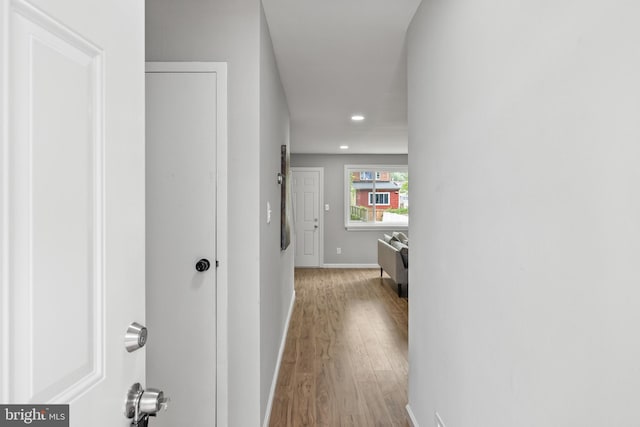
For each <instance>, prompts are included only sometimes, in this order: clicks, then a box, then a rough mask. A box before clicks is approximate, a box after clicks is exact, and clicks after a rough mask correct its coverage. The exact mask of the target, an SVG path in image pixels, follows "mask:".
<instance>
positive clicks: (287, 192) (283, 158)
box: [280, 145, 291, 251]
mask: <svg viewBox="0 0 640 427" xmlns="http://www.w3.org/2000/svg"><path fill="white" fill-rule="evenodd" d="M289 162H290V161H289V152H288V150H287V146H286V145H281V146H280V177H281V182H280V250H282V251H284V250H286V249H287V248H288V247H289V244H291V171H290V167H289Z"/></svg>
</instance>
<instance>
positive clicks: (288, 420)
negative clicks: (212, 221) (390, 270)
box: [270, 269, 410, 427]
mask: <svg viewBox="0 0 640 427" xmlns="http://www.w3.org/2000/svg"><path fill="white" fill-rule="evenodd" d="M396 289H397V288H396V286H395V284H393V282H392V281H391V279H390V278H388V276H387V275H386V274H385V276H384V278H380V270H378V269H375V270H373V269H357V270H356V269H349V270H341V269H296V272H295V290H296V301H295V305H294V309H293V313H292V317H291V321H290V324H289V332H288V335H287V342H286V346H285V350H284V354H283V358H282V365H281V367H280V374H279V377H278V384H277V388H276V393H275V396H274V401H273V408H272V412H271V419H270V426H272V427H285V426H296V427H297V426H331V427H334V426H366V427H369V426H403V427H404V426H410V424H409V423H408V421H407V417H406V412H405V405H406V404H407V370H408V362H407V312H408V302H407V299H406V298H398V294H397V293H396Z"/></svg>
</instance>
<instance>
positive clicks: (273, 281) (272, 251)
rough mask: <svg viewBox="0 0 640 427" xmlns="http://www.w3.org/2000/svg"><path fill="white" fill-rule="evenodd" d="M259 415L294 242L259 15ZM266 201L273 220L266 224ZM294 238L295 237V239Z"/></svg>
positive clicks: (276, 95)
mask: <svg viewBox="0 0 640 427" xmlns="http://www.w3.org/2000/svg"><path fill="white" fill-rule="evenodd" d="M260 16H261V17H260V210H259V215H260V416H261V419H264V417H265V415H266V414H265V411H266V409H267V401H268V399H269V392H270V390H271V387H272V384H273V382H274V381H276V380H277V378H276V375H275V374H276V372H275V368H276V361H277V358H278V353H279V350H280V344H281V343H282V341H283V340H282V337H283V335H284V334H285V333H286V330H285V327H286V325H285V323H286V320H287V319H286V318H287V314H288V312H289V307H290V305H291V298H293V256H294V248H293V244H292V245H291V246H289V248H288V249H287V250H286V251H280V250H279V249H280V185H278V182H277V174H278V173H279V172H280V146H281V145H283V144H284V145H287V150H289V108H288V107H287V100H286V98H285V95H284V89H283V88H282V83H281V82H280V73H279V72H278V66H277V65H276V61H275V56H274V53H273V44H272V42H271V37H270V35H269V28H268V26H267V21H266V19H265V16H264V11H261V15H260ZM267 202H269V204H270V205H271V210H272V213H271V222H270V223H267ZM292 240H293V239H292Z"/></svg>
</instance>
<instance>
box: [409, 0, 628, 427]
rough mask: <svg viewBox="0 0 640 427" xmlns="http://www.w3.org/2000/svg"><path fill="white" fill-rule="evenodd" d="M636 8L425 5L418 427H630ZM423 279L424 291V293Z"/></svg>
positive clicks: (417, 21)
mask: <svg viewBox="0 0 640 427" xmlns="http://www.w3.org/2000/svg"><path fill="white" fill-rule="evenodd" d="M638 16H640V2H630V1H626V0H612V1H609V2H602V1H595V0H587V1H582V2H575V1H572V0H555V1H534V2H516V3H514V2H508V1H502V0H484V1H477V0H459V1H453V2H451V1H440V0H424V1H423V3H422V6H421V7H420V9H419V10H418V12H417V14H416V16H415V18H414V20H413V23H412V24H411V27H410V30H409V39H408V77H409V79H408V84H409V87H408V91H409V153H410V156H409V168H410V171H411V181H412V183H413V185H412V187H411V235H412V240H411V253H410V257H411V269H410V271H409V275H410V278H409V281H410V282H411V283H412V284H413V285H412V286H411V288H410V293H411V296H410V300H411V306H412V308H413V307H419V309H416V310H414V309H412V310H410V311H409V359H410V372H409V403H410V406H411V408H412V410H413V412H414V414H415V416H416V418H417V421H418V423H419V425H420V426H421V427H430V426H434V425H435V422H434V413H435V412H436V411H438V412H439V414H440V415H441V416H442V418H443V421H444V422H445V424H446V425H447V426H476V427H485V426H492V427H513V426H519V427H527V426H532V427H533V426H543V425H554V426H566V427H569V426H572V427H582V426H593V427H595V426H600V425H612V426H614V425H615V426H634V425H638V419H639V415H638V404H637V402H638V399H639V398H640V392H639V390H640V369H638V366H639V361H640V340H638V339H637V337H638V336H639V335H640V310H639V309H638V307H640V287H639V286H638V284H639V283H640V263H639V262H638V260H639V259H640V225H639V224H640V192H639V191H638V187H639V183H640V168H639V167H638V164H639V163H640V143H639V141H640V120H638V117H640V101H639V100H640V79H639V78H638V76H640V50H639V48H638V40H640V26H638V23H637V17H638ZM416 283H422V284H423V286H416V285H415V284H416Z"/></svg>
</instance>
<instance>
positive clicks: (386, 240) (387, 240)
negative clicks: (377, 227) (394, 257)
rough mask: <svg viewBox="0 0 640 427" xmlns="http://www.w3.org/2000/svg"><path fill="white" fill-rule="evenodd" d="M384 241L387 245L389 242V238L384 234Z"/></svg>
mask: <svg viewBox="0 0 640 427" xmlns="http://www.w3.org/2000/svg"><path fill="white" fill-rule="evenodd" d="M384 241H385V242H386V243H389V242H390V241H391V236H389V235H388V234H385V235H384Z"/></svg>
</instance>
